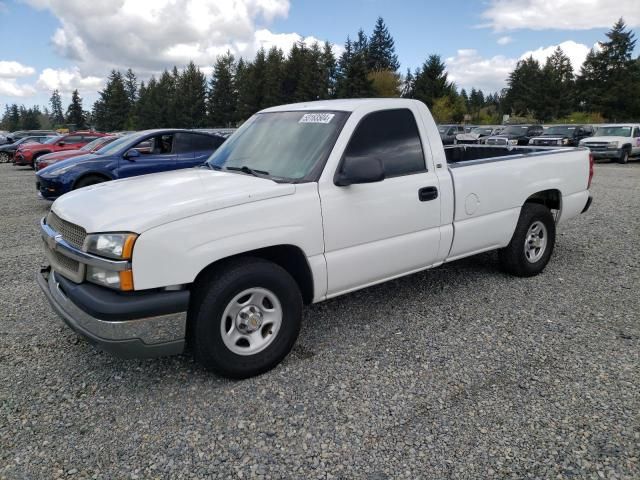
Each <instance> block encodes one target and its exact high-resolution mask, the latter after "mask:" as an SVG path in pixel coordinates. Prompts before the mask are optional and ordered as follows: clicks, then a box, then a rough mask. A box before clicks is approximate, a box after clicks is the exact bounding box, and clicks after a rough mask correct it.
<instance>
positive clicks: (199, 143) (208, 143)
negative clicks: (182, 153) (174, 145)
mask: <svg viewBox="0 0 640 480" xmlns="http://www.w3.org/2000/svg"><path fill="white" fill-rule="evenodd" d="M222 142H224V138H222V137H218V136H214V135H191V143H192V145H193V150H194V151H196V152H201V151H209V152H213V151H214V150H215V149H216V148H218V147H219V146H220V145H222Z"/></svg>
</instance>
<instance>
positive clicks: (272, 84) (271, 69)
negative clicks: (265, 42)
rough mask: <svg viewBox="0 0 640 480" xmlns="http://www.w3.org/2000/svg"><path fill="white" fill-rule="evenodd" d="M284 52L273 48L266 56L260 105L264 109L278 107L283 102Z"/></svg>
mask: <svg viewBox="0 0 640 480" xmlns="http://www.w3.org/2000/svg"><path fill="white" fill-rule="evenodd" d="M284 65H285V58H284V52H283V51H282V50H280V49H279V48H278V47H276V46H273V47H271V49H270V50H269V53H268V54H267V59H266V62H265V69H264V86H263V94H264V96H263V99H262V105H263V107H264V108H266V107H272V106H274V105H280V104H281V103H283V102H284V97H283V94H282V83H283V81H284Z"/></svg>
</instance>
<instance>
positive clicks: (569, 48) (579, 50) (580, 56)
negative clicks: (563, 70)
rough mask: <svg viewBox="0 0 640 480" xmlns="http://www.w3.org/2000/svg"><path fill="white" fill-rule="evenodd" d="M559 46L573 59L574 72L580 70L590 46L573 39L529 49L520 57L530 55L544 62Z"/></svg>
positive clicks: (523, 57)
mask: <svg viewBox="0 0 640 480" xmlns="http://www.w3.org/2000/svg"><path fill="white" fill-rule="evenodd" d="M557 47H560V48H562V51H563V52H564V53H565V55H566V56H567V57H569V59H570V60H571V65H572V66H573V71H574V73H578V72H579V71H580V67H581V66H582V64H583V63H584V60H585V58H587V54H588V53H589V47H587V46H586V45H584V44H582V43H576V42H574V41H573V40H567V41H566V42H562V43H560V44H559V45H551V46H548V47H540V48H537V49H536V50H529V51H528V52H525V53H523V54H522V55H521V56H520V59H521V60H523V59H525V58H528V57H529V56H532V57H533V58H534V59H536V60H538V62H540V63H541V64H543V63H544V62H545V61H546V60H547V57H550V56H551V55H552V54H553V51H554V50H555V49H556V48H557ZM594 47H595V46H594Z"/></svg>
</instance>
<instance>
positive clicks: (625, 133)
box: [595, 126, 631, 137]
mask: <svg viewBox="0 0 640 480" xmlns="http://www.w3.org/2000/svg"><path fill="white" fill-rule="evenodd" d="M595 136H596V137H630V136H631V127H622V126H620V127H615V126H614V127H598V128H597V129H596V133H595Z"/></svg>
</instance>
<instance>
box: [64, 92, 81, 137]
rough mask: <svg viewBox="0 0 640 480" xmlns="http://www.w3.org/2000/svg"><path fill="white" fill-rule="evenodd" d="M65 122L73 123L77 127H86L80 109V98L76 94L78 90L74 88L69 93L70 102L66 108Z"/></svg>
mask: <svg viewBox="0 0 640 480" xmlns="http://www.w3.org/2000/svg"><path fill="white" fill-rule="evenodd" d="M67 123H70V124H73V125H75V126H76V128H77V129H83V128H85V127H86V125H85V118H84V113H83V111H82V99H81V98H80V95H79V94H78V90H74V91H73V93H72V94H71V103H70V104H69V108H67Z"/></svg>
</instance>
